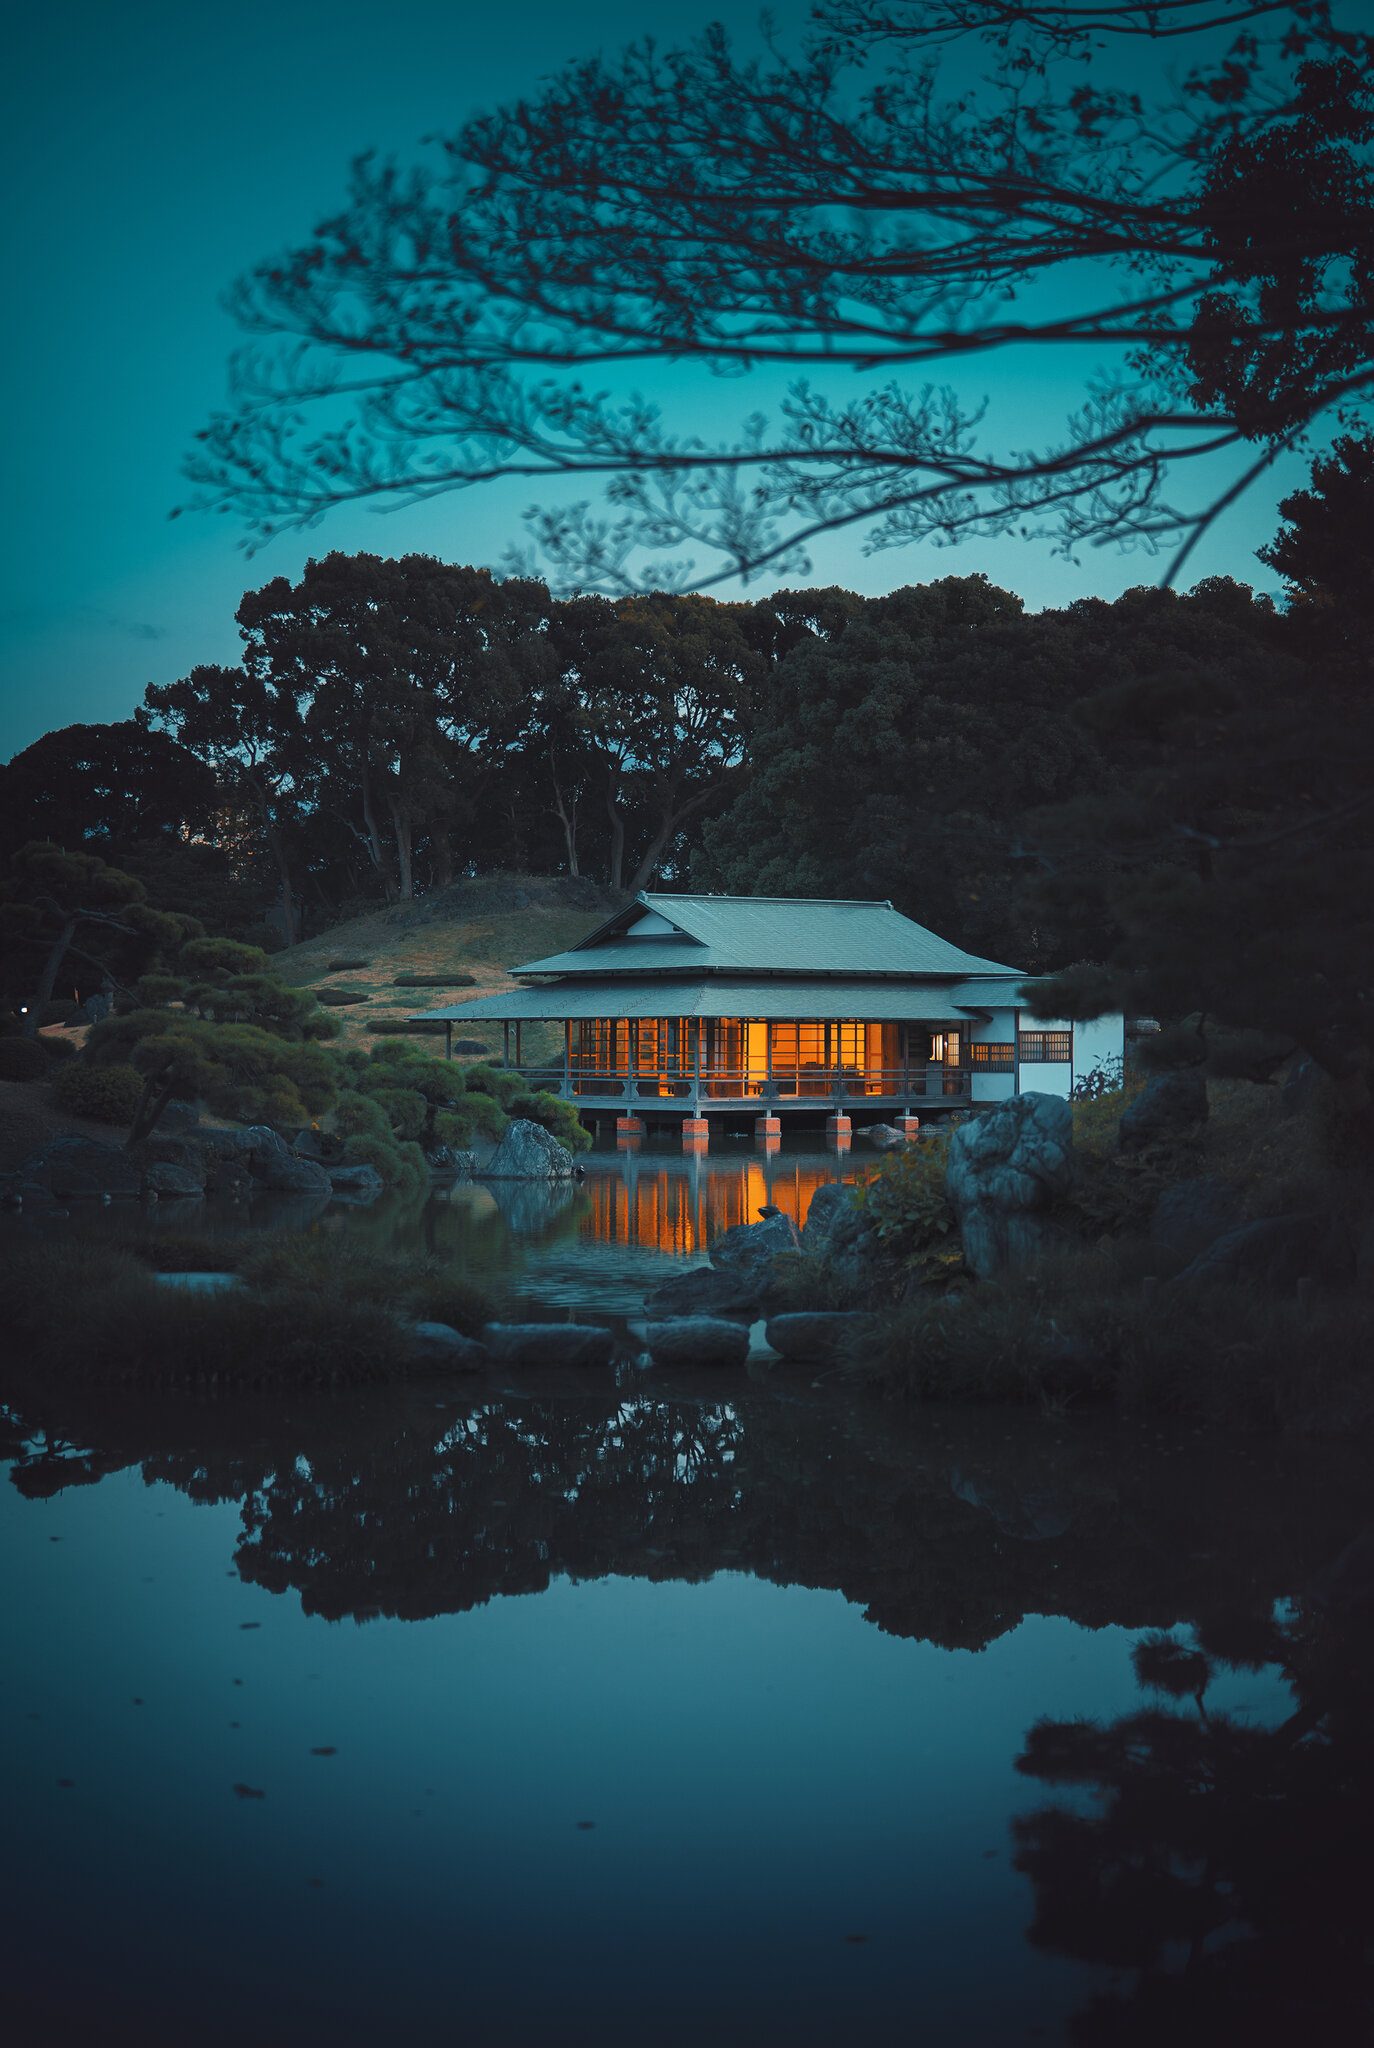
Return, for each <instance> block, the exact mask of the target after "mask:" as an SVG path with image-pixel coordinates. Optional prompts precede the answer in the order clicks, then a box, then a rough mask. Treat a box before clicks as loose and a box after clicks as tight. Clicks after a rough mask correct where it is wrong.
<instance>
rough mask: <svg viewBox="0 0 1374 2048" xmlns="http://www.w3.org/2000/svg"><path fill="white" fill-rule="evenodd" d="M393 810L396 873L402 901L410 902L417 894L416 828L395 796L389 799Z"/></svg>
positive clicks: (392, 826) (392, 822) (389, 804)
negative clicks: (414, 843)
mask: <svg viewBox="0 0 1374 2048" xmlns="http://www.w3.org/2000/svg"><path fill="white" fill-rule="evenodd" d="M387 809H388V810H389V811H390V812H391V830H392V832H393V834H394V836H395V840H396V875H397V880H398V883H399V893H400V899H401V901H402V903H410V902H412V901H413V900H414V896H415V867H414V861H413V858H412V842H413V836H414V828H413V826H412V823H411V818H410V813H409V812H408V811H407V810H406V808H405V806H404V805H403V804H400V803H397V802H396V801H395V799H394V798H390V797H389V798H388V799H387Z"/></svg>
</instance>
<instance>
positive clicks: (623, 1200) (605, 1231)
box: [579, 1148, 845, 1255]
mask: <svg viewBox="0 0 1374 2048" xmlns="http://www.w3.org/2000/svg"><path fill="white" fill-rule="evenodd" d="M844 1177H845V1176H844V1174H843V1173H842V1172H841V1171H840V1170H839V1169H838V1168H837V1166H835V1165H832V1164H830V1163H828V1162H827V1161H825V1160H822V1159H783V1158H781V1157H780V1156H777V1155H775V1154H774V1153H773V1152H772V1150H771V1148H770V1150H769V1151H768V1153H767V1154H765V1155H764V1156H762V1157H758V1158H749V1159H741V1158H739V1157H733V1158H723V1159H722V1158H717V1159H715V1160H712V1159H711V1158H710V1157H709V1155H708V1154H706V1153H704V1152H703V1153H702V1154H700V1155H696V1154H694V1153H689V1154H687V1155H685V1156H684V1157H683V1158H682V1159H680V1160H675V1161H669V1160H666V1159H644V1158H642V1157H636V1156H634V1155H632V1154H630V1155H627V1154H623V1153H622V1155H621V1170H620V1171H619V1172H617V1173H594V1174H591V1175H589V1177H588V1179H587V1181H586V1182H585V1183H584V1188H583V1193H584V1195H585V1198H586V1199H585V1203H584V1206H583V1210H582V1215H581V1220H580V1225H579V1227H580V1230H581V1234H582V1235H583V1236H584V1237H589V1238H591V1239H593V1240H594V1241H595V1242H597V1243H599V1244H633V1245H641V1246H645V1247H647V1248H649V1249H653V1250H657V1251H662V1252H673V1253H677V1254H679V1255H681V1254H685V1253H694V1252H704V1251H705V1249H706V1247H707V1245H708V1244H709V1243H710V1242H711V1241H712V1239H713V1238H716V1237H719V1236H720V1234H721V1233H722V1231H725V1230H729V1229H731V1228H732V1227H733V1226H734V1225H735V1224H736V1223H756V1222H757V1221H758V1218H759V1211H760V1209H762V1208H763V1207H765V1205H766V1204H768V1203H770V1202H771V1203H772V1204H773V1205H774V1206H775V1207H776V1208H778V1209H781V1210H782V1211H783V1213H784V1215H787V1216H790V1217H791V1218H792V1220H793V1221H794V1222H795V1223H797V1224H798V1225H800V1224H802V1223H804V1222H805V1221H806V1212H807V1209H808V1208H809V1207H810V1203H811V1197H812V1195H813V1194H814V1193H815V1192H816V1189H817V1188H819V1187H823V1186H824V1185H825V1184H826V1182H827V1181H833V1180H841V1179H843V1178H844Z"/></svg>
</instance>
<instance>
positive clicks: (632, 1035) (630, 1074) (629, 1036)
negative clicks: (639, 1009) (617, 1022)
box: [625, 1017, 639, 1102]
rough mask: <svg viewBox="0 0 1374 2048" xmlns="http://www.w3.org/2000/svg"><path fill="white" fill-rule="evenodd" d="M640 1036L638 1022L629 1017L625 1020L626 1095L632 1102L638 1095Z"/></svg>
mask: <svg viewBox="0 0 1374 2048" xmlns="http://www.w3.org/2000/svg"><path fill="white" fill-rule="evenodd" d="M638 1035H639V1025H638V1023H637V1021H636V1020H635V1019H634V1018H633V1017H627V1018H626V1019H625V1093H626V1094H627V1095H628V1096H629V1098H630V1100H631V1102H633V1101H634V1100H635V1097H636V1095H637V1093H638V1090H637V1089H636V1087H635V1081H636V1078H637V1074H636V1069H637V1067H638V1061H637V1060H636V1058H635V1050H636V1048H635V1039H636V1038H637V1036H638Z"/></svg>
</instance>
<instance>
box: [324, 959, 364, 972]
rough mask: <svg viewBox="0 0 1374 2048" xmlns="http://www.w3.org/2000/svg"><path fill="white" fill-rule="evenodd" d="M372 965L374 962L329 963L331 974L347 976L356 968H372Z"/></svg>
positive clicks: (333, 961)
mask: <svg viewBox="0 0 1374 2048" xmlns="http://www.w3.org/2000/svg"><path fill="white" fill-rule="evenodd" d="M371 965H372V962H371V961H370V960H331V961H330V962H329V972H330V973H331V974H347V973H350V972H351V971H352V970H353V969H355V968H359V967H370V966H371Z"/></svg>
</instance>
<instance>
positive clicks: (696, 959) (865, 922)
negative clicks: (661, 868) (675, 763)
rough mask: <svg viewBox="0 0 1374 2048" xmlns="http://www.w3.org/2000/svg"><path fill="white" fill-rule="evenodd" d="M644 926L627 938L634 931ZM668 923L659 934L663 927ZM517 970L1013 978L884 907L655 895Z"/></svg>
mask: <svg viewBox="0 0 1374 2048" xmlns="http://www.w3.org/2000/svg"><path fill="white" fill-rule="evenodd" d="M641 922H642V923H643V924H644V925H645V926H646V927H647V929H646V930H645V931H644V933H643V934H642V935H636V932H635V930H634V927H635V926H636V925H638V924H640V923H641ZM665 923H666V924H667V925H669V926H670V927H671V930H670V931H667V932H665V931H664V930H663V925H664V924H665ZM514 972H515V973H516V974H559V975H578V976H582V975H589V976H597V977H601V976H605V975H607V974H615V975H621V974H674V975H685V976H696V975H699V974H804V975H811V976H817V975H850V976H854V975H882V976H886V975H900V976H902V977H904V978H907V977H910V976H913V975H916V976H925V975H939V976H942V977H946V978H947V977H949V976H959V977H963V976H966V975H983V974H992V975H1002V976H1015V975H1016V973H1017V970H1016V969H1015V968H1014V967H1007V966H1004V965H1003V964H1002V963H1001V962H1000V961H996V960H984V959H982V958H980V957H979V955H978V954H976V953H966V952H964V950H963V948H962V947H960V946H953V945H951V944H950V942H949V941H948V939H942V938H939V937H937V936H936V934H935V933H934V932H931V931H927V930H926V928H925V926H924V925H920V924H916V923H915V922H914V921H913V920H912V919H911V918H909V917H903V916H902V915H901V913H900V911H896V910H894V909H893V908H892V905H891V904H890V903H863V902H847V901H844V900H828V899H817V898H810V897H796V896H695V895H685V896H677V895H671V894H667V893H661V892H658V891H655V892H653V893H646V894H644V895H641V896H639V897H638V898H637V899H636V900H635V902H634V903H632V904H629V905H628V906H627V907H626V908H625V909H624V910H620V911H617V912H616V914H615V916H614V917H611V918H608V919H607V920H606V922H605V923H604V924H602V925H599V926H598V927H597V929H596V930H595V931H594V932H590V933H588V935H587V937H586V938H585V939H583V940H582V941H581V942H580V944H578V945H576V946H574V947H572V948H571V950H570V951H568V952H566V953H553V954H550V955H549V957H548V958H547V959H544V960H529V961H527V962H526V963H525V964H524V966H522V967H517V968H516V969H515V970H514Z"/></svg>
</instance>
